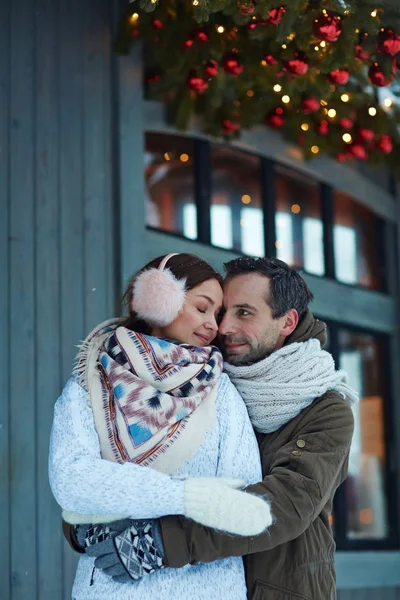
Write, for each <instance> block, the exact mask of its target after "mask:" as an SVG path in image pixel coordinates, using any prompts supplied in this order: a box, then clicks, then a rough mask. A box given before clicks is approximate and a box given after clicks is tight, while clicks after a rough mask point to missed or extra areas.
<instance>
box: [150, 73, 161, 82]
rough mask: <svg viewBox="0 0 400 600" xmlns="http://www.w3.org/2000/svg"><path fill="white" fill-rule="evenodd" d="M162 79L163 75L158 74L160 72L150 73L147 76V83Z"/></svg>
mask: <svg viewBox="0 0 400 600" xmlns="http://www.w3.org/2000/svg"><path fill="white" fill-rule="evenodd" d="M160 79H161V75H158V73H156V74H155V75H149V76H148V78H147V83H149V84H150V85H151V84H152V83H156V82H157V81H160Z"/></svg>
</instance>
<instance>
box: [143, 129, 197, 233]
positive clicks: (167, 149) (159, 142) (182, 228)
mask: <svg viewBox="0 0 400 600" xmlns="http://www.w3.org/2000/svg"><path fill="white" fill-rule="evenodd" d="M144 160H145V176H146V191H147V194H146V200H145V202H146V212H147V217H146V222H147V225H149V226H151V227H157V228H158V229H163V230H165V231H171V232H173V233H178V234H180V235H184V236H185V237H188V238H190V239H196V238H197V210H196V205H195V201H194V169H193V164H194V142H193V140H191V139H189V138H185V137H179V136H176V135H165V134H158V133H147V134H146V150H145V154H144Z"/></svg>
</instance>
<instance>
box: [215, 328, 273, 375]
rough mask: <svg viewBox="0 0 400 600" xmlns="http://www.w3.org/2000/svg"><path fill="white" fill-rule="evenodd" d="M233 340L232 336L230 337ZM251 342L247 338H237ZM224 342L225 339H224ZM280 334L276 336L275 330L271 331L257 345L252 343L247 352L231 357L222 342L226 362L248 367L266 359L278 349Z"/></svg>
mask: <svg viewBox="0 0 400 600" xmlns="http://www.w3.org/2000/svg"><path fill="white" fill-rule="evenodd" d="M229 339H230V340H232V337H229ZM235 341H242V342H245V343H249V340H247V339H243V338H242V339H241V340H235ZM222 342H223V341H222ZM277 343H278V336H275V334H274V332H272V331H269V332H268V333H267V334H266V335H265V336H264V338H263V340H262V342H261V343H260V344H258V346H257V347H254V346H251V345H250V350H249V351H248V352H246V354H243V355H239V356H235V355H232V356H231V357H230V356H229V355H228V354H227V353H226V351H225V348H224V346H223V343H222V354H223V356H224V359H225V360H226V362H228V363H229V364H230V365H233V366H235V367H247V366H250V365H254V364H255V363H257V362H260V361H261V360H264V358H266V357H267V356H270V355H271V354H272V353H273V352H275V350H276V349H277Z"/></svg>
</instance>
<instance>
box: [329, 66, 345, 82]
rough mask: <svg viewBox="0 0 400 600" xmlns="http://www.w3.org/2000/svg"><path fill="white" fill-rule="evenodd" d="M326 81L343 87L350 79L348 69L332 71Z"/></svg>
mask: <svg viewBox="0 0 400 600" xmlns="http://www.w3.org/2000/svg"><path fill="white" fill-rule="evenodd" d="M328 79H329V81H330V82H331V83H335V84H336V85H345V84H346V83H347V82H348V81H349V79H350V72H349V70H348V69H334V70H333V71H331V72H330V73H329V75H328Z"/></svg>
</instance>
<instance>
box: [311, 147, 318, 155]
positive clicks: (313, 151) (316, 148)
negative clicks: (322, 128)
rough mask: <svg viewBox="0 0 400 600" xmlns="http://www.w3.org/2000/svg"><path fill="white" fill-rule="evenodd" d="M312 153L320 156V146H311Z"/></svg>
mask: <svg viewBox="0 0 400 600" xmlns="http://www.w3.org/2000/svg"><path fill="white" fill-rule="evenodd" d="M311 152H312V153H313V154H318V152H319V148H318V146H311Z"/></svg>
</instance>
